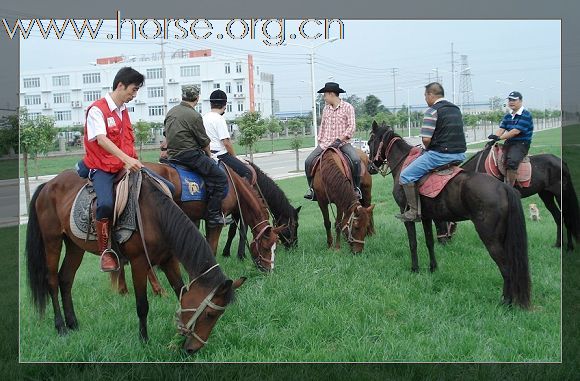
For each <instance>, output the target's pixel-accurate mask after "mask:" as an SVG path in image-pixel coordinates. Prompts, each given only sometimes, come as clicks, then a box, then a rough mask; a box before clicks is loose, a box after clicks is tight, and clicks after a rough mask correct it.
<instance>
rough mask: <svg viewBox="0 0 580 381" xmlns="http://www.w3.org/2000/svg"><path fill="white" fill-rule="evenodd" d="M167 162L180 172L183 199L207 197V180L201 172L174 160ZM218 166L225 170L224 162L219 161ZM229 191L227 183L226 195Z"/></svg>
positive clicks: (193, 199)
mask: <svg viewBox="0 0 580 381" xmlns="http://www.w3.org/2000/svg"><path fill="white" fill-rule="evenodd" d="M166 164H167V165H169V166H171V167H173V168H174V169H175V170H176V171H177V173H178V174H179V180H180V182H181V201H204V200H205V199H206V193H207V192H206V186H205V181H204V180H203V178H202V177H201V175H200V174H199V173H197V172H194V171H192V170H191V169H189V168H187V167H185V166H183V165H179V164H176V163H174V162H168V163H166ZM218 166H219V168H220V169H221V170H222V171H224V172H225V169H224V167H223V163H221V162H220V163H218ZM228 191H229V185H228V184H227V183H226V189H225V191H224V193H225V195H226V196H227V194H228Z"/></svg>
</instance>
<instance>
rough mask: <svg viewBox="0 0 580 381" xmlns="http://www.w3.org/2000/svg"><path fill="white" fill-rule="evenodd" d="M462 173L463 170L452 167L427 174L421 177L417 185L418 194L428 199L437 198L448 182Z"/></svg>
mask: <svg viewBox="0 0 580 381" xmlns="http://www.w3.org/2000/svg"><path fill="white" fill-rule="evenodd" d="M462 171H463V168H461V167H459V166H453V167H451V168H448V169H444V170H442V171H437V172H430V173H428V174H427V175H425V176H423V177H421V179H419V182H418V183H417V184H418V185H419V193H420V194H422V195H423V196H426V197H429V198H435V197H437V196H438V195H439V193H441V191H442V190H443V188H445V185H447V183H448V182H449V180H451V179H452V178H454V177H455V176H457V175H458V174H459V173H460V172H462Z"/></svg>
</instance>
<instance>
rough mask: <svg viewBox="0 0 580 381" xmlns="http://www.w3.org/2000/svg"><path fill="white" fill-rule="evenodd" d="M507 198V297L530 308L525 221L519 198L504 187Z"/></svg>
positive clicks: (523, 306)
mask: <svg viewBox="0 0 580 381" xmlns="http://www.w3.org/2000/svg"><path fill="white" fill-rule="evenodd" d="M505 189H506V192H507V198H508V210H507V217H508V218H507V223H506V224H507V227H506V232H505V238H504V252H505V253H506V258H507V265H508V267H509V279H510V282H509V288H510V290H509V295H511V296H512V297H513V298H514V301H515V302H516V304H518V305H520V306H521V307H522V308H528V307H529V306H530V290H531V281H530V270H529V267H528V237H527V232H526V220H525V218H524V210H523V208H522V203H521V200H520V197H519V195H518V193H517V192H516V190H515V189H514V188H512V187H510V186H505Z"/></svg>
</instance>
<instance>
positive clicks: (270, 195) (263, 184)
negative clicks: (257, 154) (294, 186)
mask: <svg viewBox="0 0 580 381" xmlns="http://www.w3.org/2000/svg"><path fill="white" fill-rule="evenodd" d="M250 165H251V166H252V167H253V168H254V170H255V171H256V176H257V181H258V186H259V187H260V190H261V191H262V194H263V195H264V198H265V200H264V201H266V203H267V204H268V207H269V208H270V210H271V211H272V214H273V215H274V218H276V219H278V218H280V217H285V218H288V219H290V218H291V217H292V216H293V212H294V207H292V205H291V204H290V201H289V200H288V198H287V197H286V195H285V194H284V192H283V191H282V189H280V187H278V185H276V183H275V182H274V180H272V179H271V178H270V177H269V176H268V175H267V174H265V173H264V172H263V171H262V170H261V169H260V167H258V166H257V165H256V164H254V163H250Z"/></svg>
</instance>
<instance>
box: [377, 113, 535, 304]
mask: <svg viewBox="0 0 580 381" xmlns="http://www.w3.org/2000/svg"><path fill="white" fill-rule="evenodd" d="M369 147H370V149H371V158H372V160H373V165H375V166H378V167H380V166H383V165H387V166H388V168H389V169H390V171H391V173H392V175H393V180H394V181H393V197H394V198H395V201H396V202H397V204H398V205H399V207H400V209H401V212H403V211H404V209H405V206H406V204H407V202H406V199H405V195H404V192H403V189H402V187H401V185H399V174H400V172H401V166H402V164H403V161H404V159H405V158H406V157H407V156H408V154H409V151H410V150H411V148H412V147H411V146H410V145H409V144H407V143H406V142H405V141H404V140H403V139H402V138H401V137H400V136H399V135H397V134H396V133H395V132H394V131H393V129H392V128H391V127H388V126H386V125H384V124H383V125H382V126H380V127H379V126H378V125H377V123H376V122H373V126H372V133H371V136H370V140H369ZM421 213H422V215H421V217H422V224H423V230H424V232H425V240H426V242H427V248H428V250H429V257H430V270H431V271H434V270H435V269H436V268H437V262H436V260H435V252H434V247H433V246H434V245H433V230H432V221H433V220H434V219H436V220H446V221H463V220H471V221H472V222H473V224H474V225H475V229H476V231H477V233H478V235H479V238H480V239H481V240H482V241H483V243H484V245H485V247H486V248H487V251H488V252H489V254H490V256H491V257H492V259H493V260H494V261H495V263H496V264H497V266H498V268H499V271H500V273H501V275H502V277H503V282H504V285H503V302H504V303H505V304H508V305H510V304H511V303H512V302H513V303H515V304H517V305H519V306H521V307H522V308H528V307H529V305H530V289H531V280H530V274H529V269H528V244H527V233H526V222H525V219H524V213H523V210H522V205H521V202H520V199H519V196H518V194H517V192H516V191H515V190H514V189H513V188H512V187H510V186H508V185H506V184H504V183H502V182H500V181H497V180H494V179H492V178H490V177H489V176H488V175H484V174H481V173H474V172H461V173H459V174H458V175H457V176H455V177H454V178H453V179H451V180H450V181H449V183H447V186H446V187H445V189H443V190H442V191H441V193H440V194H439V195H438V196H437V197H435V198H428V197H424V196H421ZM405 228H406V229H407V235H408V238H409V247H410V249H411V261H412V266H411V271H413V272H417V271H419V264H418V259H417V236H416V230H415V224H414V223H413V222H406V223H405Z"/></svg>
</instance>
